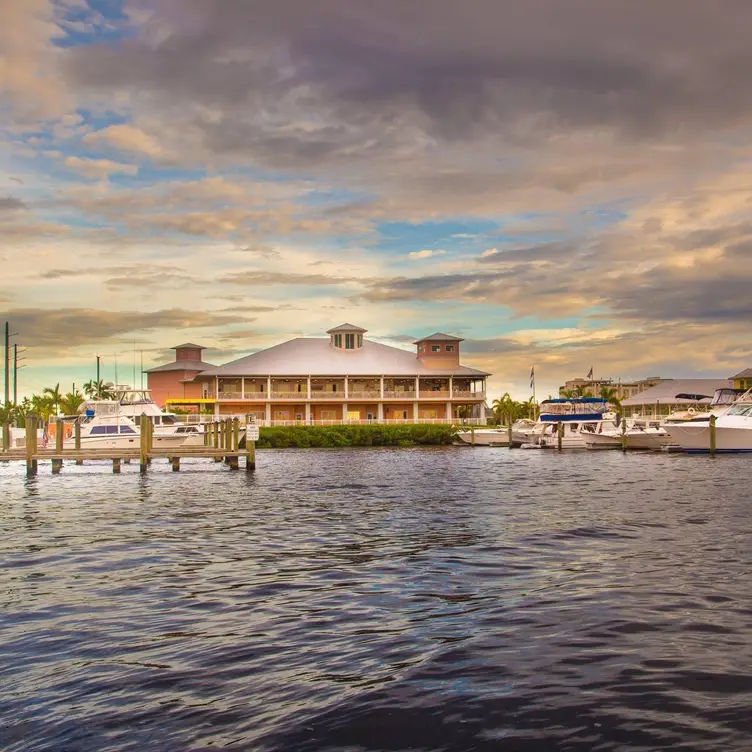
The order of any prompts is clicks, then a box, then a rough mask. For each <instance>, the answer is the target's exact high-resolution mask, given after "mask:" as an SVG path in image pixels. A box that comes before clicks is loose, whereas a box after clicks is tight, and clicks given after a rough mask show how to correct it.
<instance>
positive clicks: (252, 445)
mask: <svg viewBox="0 0 752 752" xmlns="http://www.w3.org/2000/svg"><path fill="white" fill-rule="evenodd" d="M245 448H246V454H245V471H246V472H247V473H255V472H256V442H255V441H248V438H247V437H246V440H245Z"/></svg>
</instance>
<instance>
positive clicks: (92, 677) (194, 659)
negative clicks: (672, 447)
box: [0, 448, 752, 752]
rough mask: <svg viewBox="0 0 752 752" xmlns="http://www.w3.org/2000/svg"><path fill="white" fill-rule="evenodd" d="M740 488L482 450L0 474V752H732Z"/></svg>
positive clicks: (714, 479)
mask: <svg viewBox="0 0 752 752" xmlns="http://www.w3.org/2000/svg"><path fill="white" fill-rule="evenodd" d="M194 462H197V461H194ZM199 471H200V472H199ZM749 471H750V464H749V458H748V457H741V456H735V457H734V456H729V457H719V458H715V459H712V458H709V457H685V456H682V455H664V454H649V455H646V454H627V455H622V454H621V453H620V452H613V453H612V452H604V453H597V454H589V453H563V454H561V455H559V454H556V453H548V452H525V451H514V452H509V451H508V450H504V449H481V448H478V449H475V450H473V449H469V448H468V449H458V448H432V449H416V450H328V451H327V450H323V451H317V450H309V451H290V450H285V451H265V452H259V471H258V473H257V474H256V476H255V477H248V476H246V474H245V473H244V472H243V471H242V470H241V471H240V472H238V473H231V472H229V471H228V470H226V469H225V468H223V467H222V466H219V465H214V464H213V463H211V464H210V463H203V462H200V463H199V464H192V463H190V462H188V461H185V462H184V463H183V469H182V470H181V472H180V473H179V474H175V473H171V472H168V468H167V466H166V464H161V463H160V464H159V465H157V464H156V463H155V465H154V466H153V468H152V471H151V472H150V474H149V475H148V476H147V477H145V478H142V477H140V476H139V475H138V473H137V467H136V466H125V467H124V468H123V474H122V475H121V476H113V475H112V474H111V473H110V472H109V469H108V468H107V467H105V466H100V467H98V468H97V467H88V466H87V467H83V468H75V467H73V466H71V467H68V466H66V467H65V469H64V470H63V474H62V475H61V476H59V477H52V476H51V475H49V472H50V471H49V466H48V465H45V466H40V475H39V476H38V477H37V478H36V479H32V480H30V481H27V480H26V479H25V478H24V477H23V472H22V469H21V468H20V467H19V466H18V465H16V466H5V467H0V560H2V563H3V566H2V569H1V570H0V604H1V605H2V609H1V611H0V747H1V748H2V749H4V750H31V749H33V750H136V749H138V750H143V749H145V748H148V749H157V750H186V749H210V748H222V749H228V748H229V749H237V750H247V749H256V750H347V751H348V752H354V751H355V750H369V751H370V750H390V751H391V750H394V751H396V750H408V749H410V750H500V749H504V750H552V749H557V750H559V749H562V750H570V749H571V750H579V749H582V750H591V749H597V750H609V749H627V748H628V749H630V750H634V749H640V750H642V749H661V750H662V749H667V748H669V747H677V748H681V749H688V750H690V749H695V750H717V749H723V750H743V749H744V750H749V749H751V748H752V720H751V719H752V713H751V712H750V709H751V706H752V640H751V639H750V638H751V637H752V577H750V572H751V571H752V547H751V546H750V540H751V538H750V533H752V522H751V520H752V514H751V512H752V500H751V499H750V493H749V481H750V472H749Z"/></svg>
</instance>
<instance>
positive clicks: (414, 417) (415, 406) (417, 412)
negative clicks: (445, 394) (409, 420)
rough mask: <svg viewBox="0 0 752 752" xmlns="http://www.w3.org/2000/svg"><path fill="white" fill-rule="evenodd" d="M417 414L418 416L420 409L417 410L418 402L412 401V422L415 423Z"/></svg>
mask: <svg viewBox="0 0 752 752" xmlns="http://www.w3.org/2000/svg"><path fill="white" fill-rule="evenodd" d="M419 416H420V411H419V410H418V403H417V402H413V423H416V422H417V421H418V417H419Z"/></svg>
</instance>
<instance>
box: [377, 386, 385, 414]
mask: <svg viewBox="0 0 752 752" xmlns="http://www.w3.org/2000/svg"><path fill="white" fill-rule="evenodd" d="M381 383H382V385H383V383H384V382H383V381H382V382H381ZM381 394H382V395H383V394H384V390H383V389H382V390H381ZM376 420H377V421H378V422H379V423H381V421H382V420H384V403H383V402H379V404H378V405H376Z"/></svg>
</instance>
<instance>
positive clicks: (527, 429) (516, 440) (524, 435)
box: [512, 418, 535, 446]
mask: <svg viewBox="0 0 752 752" xmlns="http://www.w3.org/2000/svg"><path fill="white" fill-rule="evenodd" d="M534 428H535V421H534V420H530V419H529V418H520V419H519V420H517V421H515V422H514V423H512V446H521V445H522V444H526V443H528V442H529V441H530V434H531V432H532V430H533V429H534Z"/></svg>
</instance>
